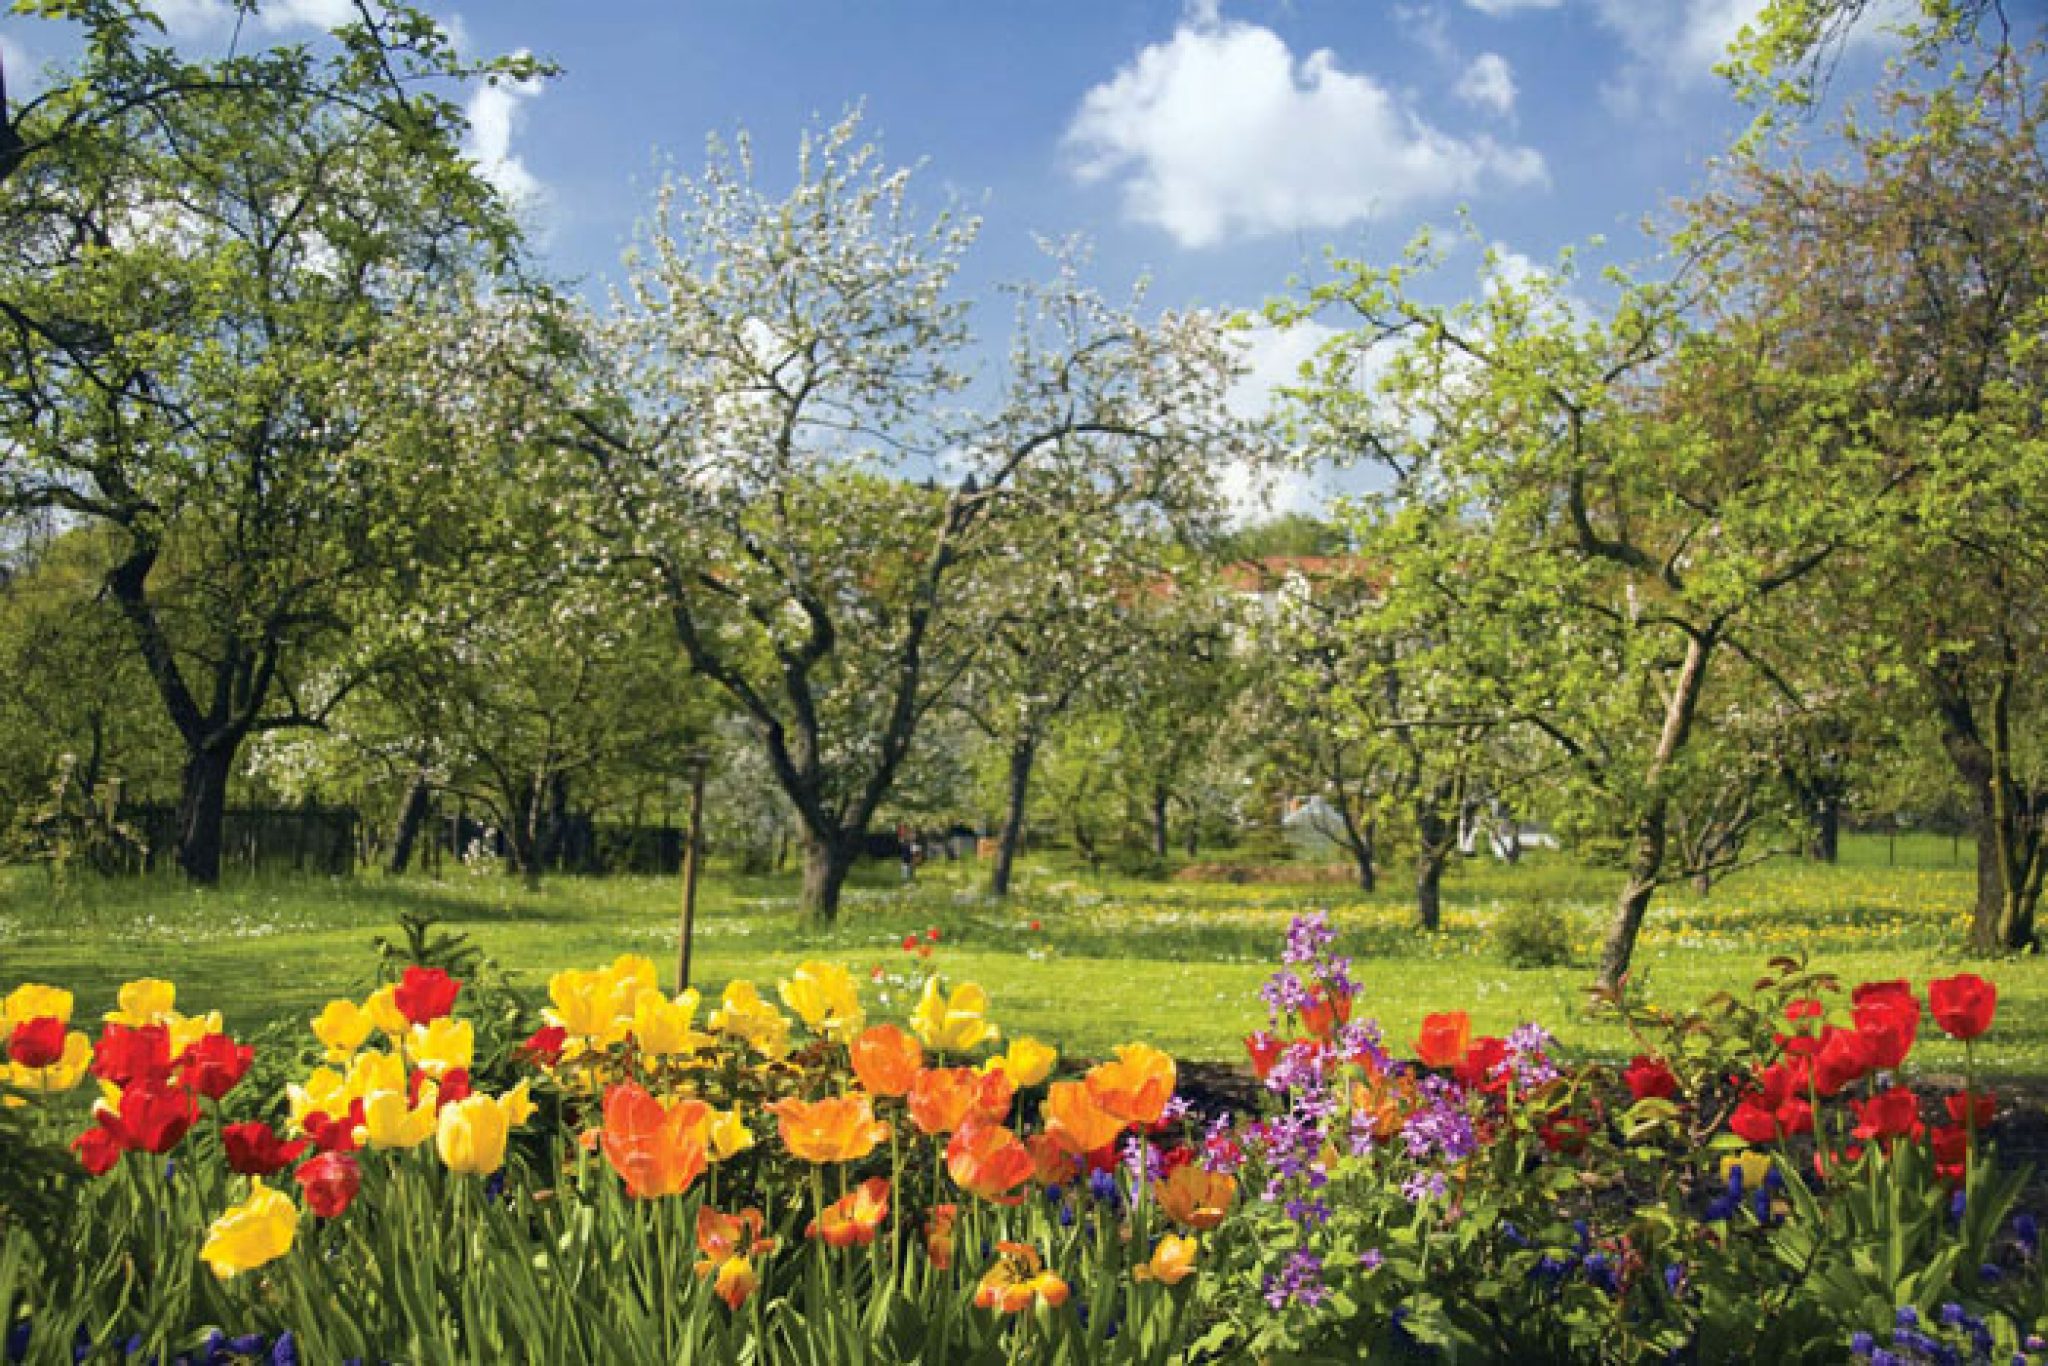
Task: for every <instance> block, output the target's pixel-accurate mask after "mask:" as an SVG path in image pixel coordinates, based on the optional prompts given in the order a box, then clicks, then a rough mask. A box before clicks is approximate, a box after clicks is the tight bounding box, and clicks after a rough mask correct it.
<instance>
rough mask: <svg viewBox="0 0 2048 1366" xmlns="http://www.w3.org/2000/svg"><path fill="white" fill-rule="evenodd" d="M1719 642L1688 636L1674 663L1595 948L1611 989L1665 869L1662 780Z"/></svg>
mask: <svg viewBox="0 0 2048 1366" xmlns="http://www.w3.org/2000/svg"><path fill="white" fill-rule="evenodd" d="M1718 643H1719V636H1718V635H1717V634H1716V633H1715V632H1713V631H1704V632H1700V633H1697V634H1695V635H1692V636H1691V637H1689V638H1688V639H1687V641H1686V646H1685V662H1684V663H1683V664H1682V665H1680V666H1679V670H1678V677H1677V679H1676V680H1675V681H1674V682H1673V684H1672V689H1671V699H1670V701H1669V702H1668V703H1667V704H1666V705H1665V708H1664V726H1663V729H1662V730H1661V731H1660V732H1659V734H1658V736H1657V752H1656V754H1655V755H1654V756H1653V757H1652V759H1651V763H1650V767H1649V771H1648V772H1647V773H1646V774H1645V775H1644V777H1645V780H1646V782H1647V785H1648V788H1649V791H1648V794H1647V795H1646V797H1645V799H1644V805H1643V810H1642V814H1641V815H1640V816H1639V817H1638V818H1637V820H1636V831H1635V848H1634V850H1633V851H1632V852H1631V854H1630V856H1629V868H1628V881H1627V882H1626V883H1625V884H1623V886H1622V890H1621V900H1620V901H1619V902H1617V903H1616V904H1615V908H1614V920H1613V922H1612V923H1611V924H1610V925H1609V926H1608V929H1607V941H1606V943H1605V944H1603V945H1602V946H1601V949H1600V985H1601V986H1603V987H1606V988H1607V989H1608V990H1610V991H1612V990H1615V989H1617V988H1619V987H1620V986H1621V979H1622V978H1623V977H1626V976H1627V975H1628V965H1629V960H1630V959H1631V958H1633V957H1634V956H1635V950H1636V936H1637V935H1638V934H1639V933H1640V932H1641V931H1642V928H1643V917H1644V916H1645V915H1647V914H1649V910H1650V898H1651V897H1653V896H1655V895H1656V893H1657V882H1658V877H1659V875H1660V874H1661V873H1662V872H1663V871H1664V851H1665V846H1666V843H1667V841H1668V839H1669V836H1670V824H1671V798H1670V796H1669V795H1668V793H1667V791H1666V789H1665V787H1664V783H1665V780H1666V776H1667V775H1668V774H1669V773H1670V771H1671V765H1672V763H1673V762H1674V761H1676V759H1677V758H1678V756H1679V754H1680V753H1681V752H1682V751H1683V750H1684V749H1685V742H1686V740H1687V738H1688V737H1689V736H1690V735H1691V734H1692V722H1693V717H1694V715H1695V714H1696V713H1697V711H1698V709H1699V702H1700V694H1701V693H1702V692H1703V691H1704V690H1705V688H1706V682H1707V663H1708V661H1709V660H1710V659H1711V658H1712V657H1713V653H1714V647H1715V645H1717V644H1718Z"/></svg>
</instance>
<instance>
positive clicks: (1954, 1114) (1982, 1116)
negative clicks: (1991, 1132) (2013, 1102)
mask: <svg viewBox="0 0 2048 1366" xmlns="http://www.w3.org/2000/svg"><path fill="white" fill-rule="evenodd" d="M1942 1104H1943V1106H1945V1107H1946V1108H1947V1110H1948V1117H1949V1118H1950V1119H1951V1120H1953V1121H1954V1122H1955V1123H1956V1124H1957V1125H1958V1126H1962V1125H1968V1124H1974V1125H1975V1127H1976V1129H1977V1131H1978V1132H1979V1133H1982V1132H1983V1131H1984V1130H1985V1129H1988V1128H1990V1127H1991V1118H1992V1115H1993V1114H1994V1113H1995V1112H1996V1109H1997V1102H1996V1101H1995V1100H1994V1099H1993V1098H1992V1095H1991V1093H1990V1092H1989V1091H1977V1092H1970V1091H1958V1092H1956V1093H1955V1094H1954V1095H1951V1096H1944V1097H1942Z"/></svg>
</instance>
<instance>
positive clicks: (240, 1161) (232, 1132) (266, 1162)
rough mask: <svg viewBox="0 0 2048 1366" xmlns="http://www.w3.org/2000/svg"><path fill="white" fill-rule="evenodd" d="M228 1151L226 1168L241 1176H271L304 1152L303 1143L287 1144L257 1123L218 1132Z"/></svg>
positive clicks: (304, 1140)
mask: <svg viewBox="0 0 2048 1366" xmlns="http://www.w3.org/2000/svg"><path fill="white" fill-rule="evenodd" d="M220 1137H221V1142H222V1144H223V1145H225V1146H226V1148H227V1153H228V1166H229V1167H230V1168H231V1169H233V1170H235V1171H237V1172H240V1173H241V1174H242V1175H243V1176H273V1175H275V1174H277V1173H278V1172H281V1171H283V1170H284V1169H285V1168H286V1167H289V1166H291V1164H292V1163H294V1162H296V1161H298V1160H299V1154H300V1153H303V1152H305V1151H306V1148H307V1144H308V1141H307V1140H306V1139H303V1138H300V1139H294V1140H293V1141H292V1142H290V1143H287V1142H285V1141H284V1140H283V1139H281V1138H279V1137H278V1136H277V1132H276V1130H274V1129H272V1128H271V1127H270V1126H269V1125H268V1124H265V1123H264V1122H263V1121H262V1120H260V1119H252V1120H250V1121H249V1122H248V1123H246V1124H230V1125H228V1126H227V1127H226V1128H224V1129H222V1130H221V1131H220Z"/></svg>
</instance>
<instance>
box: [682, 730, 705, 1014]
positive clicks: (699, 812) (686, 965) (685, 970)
mask: <svg viewBox="0 0 2048 1366" xmlns="http://www.w3.org/2000/svg"><path fill="white" fill-rule="evenodd" d="M686 762H687V763H688V764H689V766H690V828H689V831H688V833H686V834H685V835H684V836H683V917H682V924H681V926H680V929H681V936H680V942H679V943H678V945H677V946H676V990H677V991H678V992H683V991H687V990H689V988H690V936H691V934H692V933H693V932H694V931H695V929H696V926H697V865H698V864H699V863H701V862H703V858H704V770H705V769H706V768H708V767H709V766H710V761H709V759H708V758H707V757H706V756H704V755H701V754H693V755H691V756H690V757H689V758H688V760H686Z"/></svg>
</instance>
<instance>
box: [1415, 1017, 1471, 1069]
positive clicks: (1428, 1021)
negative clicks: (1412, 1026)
mask: <svg viewBox="0 0 2048 1366" xmlns="http://www.w3.org/2000/svg"><path fill="white" fill-rule="evenodd" d="M1471 1047H1472V1017H1471V1016H1469V1015H1467V1014H1466V1013H1465V1012H1464V1011H1462V1010H1453V1011H1448V1012H1445V1013H1444V1014H1441V1015H1425V1016H1423V1017H1422V1032H1421V1033H1420V1034H1418V1035H1416V1038H1415V1058H1416V1061H1418V1062H1420V1063H1421V1064H1422V1065H1423V1066H1424V1067H1456V1066H1457V1065H1458V1064H1459V1063H1461V1062H1463V1061H1465V1054H1466V1053H1467V1052H1469V1051H1470V1050H1471Z"/></svg>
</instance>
